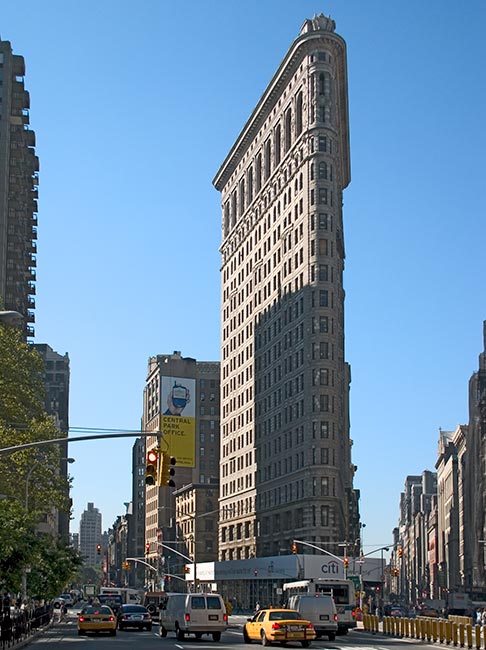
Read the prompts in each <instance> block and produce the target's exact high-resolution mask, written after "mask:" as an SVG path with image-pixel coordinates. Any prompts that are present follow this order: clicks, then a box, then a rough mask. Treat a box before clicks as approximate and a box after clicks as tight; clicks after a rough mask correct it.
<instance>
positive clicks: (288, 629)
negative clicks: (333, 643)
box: [243, 609, 316, 648]
mask: <svg viewBox="0 0 486 650" xmlns="http://www.w3.org/2000/svg"><path fill="white" fill-rule="evenodd" d="M315 638H316V631H315V630H314V626H313V625H312V623H311V622H310V621H307V620H305V619H303V618H302V616H301V615H300V614H299V612H297V611H296V610H295V609H261V610H260V611H259V612H257V613H256V614H255V615H254V616H253V617H252V618H249V619H248V623H245V625H244V626H243V640H244V641H245V643H251V642H252V641H259V642H260V643H261V644H262V645H270V644H271V643H281V644H282V645H283V644H285V643H287V642H288V641H299V642H300V643H301V645H302V647H303V648H308V647H309V646H310V643H311V641H314V639H315Z"/></svg>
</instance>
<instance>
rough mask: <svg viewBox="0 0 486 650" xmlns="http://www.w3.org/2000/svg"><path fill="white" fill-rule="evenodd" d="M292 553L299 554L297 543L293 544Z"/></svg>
mask: <svg viewBox="0 0 486 650" xmlns="http://www.w3.org/2000/svg"><path fill="white" fill-rule="evenodd" d="M292 553H294V554H295V553H297V544H296V543H295V542H294V543H293V544H292Z"/></svg>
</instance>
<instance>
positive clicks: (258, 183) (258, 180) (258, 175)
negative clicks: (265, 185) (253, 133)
mask: <svg viewBox="0 0 486 650" xmlns="http://www.w3.org/2000/svg"><path fill="white" fill-rule="evenodd" d="M261 188H262V154H261V153H259V154H258V156H257V157H256V160H255V191H256V192H259V191H260V190H261Z"/></svg>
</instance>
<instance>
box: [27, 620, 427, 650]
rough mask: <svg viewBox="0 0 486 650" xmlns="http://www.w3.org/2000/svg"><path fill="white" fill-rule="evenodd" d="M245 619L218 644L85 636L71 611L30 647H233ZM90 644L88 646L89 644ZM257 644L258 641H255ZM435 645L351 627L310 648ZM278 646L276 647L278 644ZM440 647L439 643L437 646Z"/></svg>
mask: <svg viewBox="0 0 486 650" xmlns="http://www.w3.org/2000/svg"><path fill="white" fill-rule="evenodd" d="M245 620H246V617H244V616H231V617H230V626H229V628H228V630H227V631H226V632H225V633H224V634H223V636H222V639H221V641H220V642H219V643H215V642H214V641H212V639H211V638H210V637H203V639H202V640H201V641H196V639H195V638H194V637H188V638H187V639H185V640H184V641H182V642H180V641H177V639H176V638H175V635H173V634H170V635H169V636H167V637H166V638H161V637H160V636H159V634H158V625H157V624H155V625H154V629H153V631H152V632H147V631H143V632H140V631H137V630H123V631H121V632H120V631H118V632H117V635H116V637H110V636H104V635H99V636H94V635H90V636H85V637H78V634H77V628H76V614H75V612H70V613H69V614H68V616H67V620H66V621H65V622H62V623H59V624H57V625H56V626H53V627H51V628H50V629H49V630H47V631H46V632H45V633H44V634H42V635H41V636H40V637H38V638H37V639H35V640H34V641H32V643H31V644H29V646H30V647H38V646H42V645H44V644H46V643H50V644H52V643H56V644H57V646H56V647H57V650H68V649H72V644H73V643H77V644H83V645H86V647H87V648H89V649H90V650H98V648H100V649H101V648H103V649H104V648H107V649H109V648H115V647H124V648H126V649H127V650H129V649H130V648H133V647H135V646H136V647H137V648H140V649H141V650H144V649H145V648H147V649H150V648H159V649H160V650H184V649H185V648H188V649H190V650H231V648H233V647H234V646H235V645H238V646H242V645H244V644H243V636H242V632H241V627H242V624H243V622H244V621H245ZM88 644H89V645H88ZM252 645H256V646H258V645H259V644H252ZM428 646H430V647H432V646H433V644H428V643H425V642H420V641H416V640H413V639H394V638H390V637H386V636H382V635H381V634H376V635H372V634H370V633H368V632H364V631H363V630H362V629H356V630H352V631H351V632H350V633H349V634H347V635H346V636H338V637H337V638H336V640H335V641H332V642H330V641H328V640H327V638H325V637H324V638H322V639H319V640H316V641H314V642H313V643H312V644H311V648H315V649H319V650H339V648H355V649H356V650H376V649H377V648H379V649H381V650H391V649H393V650H401V649H402V648H403V649H405V648H407V649H409V650H411V649H412V648H419V647H420V648H426V647H428ZM276 647H277V646H276ZM286 647H288V648H289V650H291V649H292V648H301V646H300V644H297V643H294V644H288V645H286ZM434 647H435V648H437V644H435V646H434Z"/></svg>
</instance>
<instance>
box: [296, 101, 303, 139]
mask: <svg viewBox="0 0 486 650" xmlns="http://www.w3.org/2000/svg"><path fill="white" fill-rule="evenodd" d="M301 133H302V93H299V94H298V95H297V102H296V107H295V135H296V137H298V136H299V135H300V134H301Z"/></svg>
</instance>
